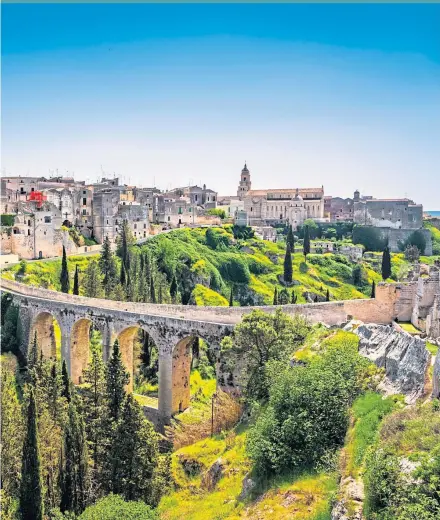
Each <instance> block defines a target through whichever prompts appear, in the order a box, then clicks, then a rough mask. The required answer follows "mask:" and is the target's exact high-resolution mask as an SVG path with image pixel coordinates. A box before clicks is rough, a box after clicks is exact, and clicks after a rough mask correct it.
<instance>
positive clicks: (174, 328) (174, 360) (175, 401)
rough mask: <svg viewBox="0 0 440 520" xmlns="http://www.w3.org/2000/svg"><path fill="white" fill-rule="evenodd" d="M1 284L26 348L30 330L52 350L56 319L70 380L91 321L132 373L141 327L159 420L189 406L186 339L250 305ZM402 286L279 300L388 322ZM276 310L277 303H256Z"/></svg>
mask: <svg viewBox="0 0 440 520" xmlns="http://www.w3.org/2000/svg"><path fill="white" fill-rule="evenodd" d="M1 287H2V290H3V291H7V292H9V293H11V294H12V295H13V299H14V303H15V304H17V305H18V306H19V308H20V318H21V324H22V327H23V333H24V342H23V350H24V351H25V352H24V354H26V353H27V349H28V347H29V344H30V343H31V342H32V339H33V337H34V334H35V332H36V333H37V338H38V343H39V346H40V348H41V349H42V351H43V355H44V356H45V357H56V338H55V333H54V320H56V321H57V322H58V325H59V327H60V330H61V355H62V358H63V359H65V360H66V364H67V367H68V370H69V373H70V375H71V378H72V380H73V382H74V383H75V384H78V383H80V382H81V376H82V371H83V370H84V368H85V367H86V366H87V363H88V359H89V343H90V340H89V336H90V334H89V333H90V327H91V326H92V325H93V327H94V328H96V329H98V330H99V331H100V332H101V335H102V341H103V358H104V361H107V360H108V359H109V357H110V355H111V349H112V346H113V344H114V341H115V340H116V339H118V340H119V343H120V346H121V353H122V358H123V361H124V364H125V365H126V367H127V369H128V371H129V373H130V376H131V378H130V388H132V384H133V383H132V379H133V361H134V360H133V344H134V340H135V337H136V334H137V332H138V331H139V329H143V330H145V331H146V332H147V333H148V334H149V335H150V337H151V338H152V340H153V341H154V342H155V344H156V347H157V350H158V356H159V400H158V418H157V421H156V422H157V423H159V424H165V423H166V422H167V421H169V419H170V417H171V416H172V415H173V414H174V413H176V412H178V411H179V410H183V409H185V408H187V406H188V405H189V399H190V388H189V373H190V364H191V353H190V340H191V339H192V338H194V337H199V338H202V339H203V340H205V341H206V342H207V344H208V345H209V347H210V348H212V349H215V350H217V349H219V344H220V341H221V340H222V338H223V337H224V336H225V335H228V334H230V333H231V332H232V330H233V327H234V325H235V324H236V323H238V322H240V321H241V319H242V317H243V316H244V315H245V314H247V313H249V312H251V311H252V310H253V309H254V307H196V306H185V305H163V304H161V305H155V304H147V303H133V302H118V301H112V300H102V299H95V298H86V297H83V296H74V295H70V294H64V293H61V292H55V291H49V290H46V289H41V288H38V287H33V286H29V285H24V284H21V283H18V282H15V281H11V280H6V279H2V280H1ZM400 292H401V287H400V286H399V285H396V284H394V285H393V284H379V285H378V286H377V288H376V298H375V299H363V300H345V301H338V302H325V303H313V304H304V305H301V304H300V305H284V306H283V311H284V312H286V313H287V314H290V315H295V314H301V315H303V316H305V317H306V318H308V319H309V320H310V321H311V322H315V323H316V322H323V323H325V324H327V325H341V324H343V323H346V322H347V321H348V320H350V319H359V320H361V321H363V322H366V323H371V322H373V323H390V322H391V321H392V320H393V319H394V318H395V317H396V311H395V308H396V302H397V301H398V300H399V295H400ZM258 309H260V310H262V311H265V312H274V311H275V310H276V309H279V307H277V306H266V307H258Z"/></svg>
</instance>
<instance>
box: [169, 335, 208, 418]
mask: <svg viewBox="0 0 440 520" xmlns="http://www.w3.org/2000/svg"><path fill="white" fill-rule="evenodd" d="M197 338H198V339H201V340H203V341H205V342H206V343H207V345H208V349H209V350H211V351H214V352H216V350H217V346H216V345H215V344H213V342H212V340H211V339H210V338H205V337H204V336H203V335H202V334H198V333H194V334H191V335H189V336H185V337H184V338H181V339H179V341H178V342H177V343H176V344H175V345H174V348H173V351H172V368H171V389H172V395H171V415H174V414H176V413H180V412H183V411H184V410H186V409H187V408H188V407H189V405H190V400H191V388H190V376H191V362H192V346H193V342H194V340H195V339H197ZM216 357H217V353H216ZM217 369H218V367H217V363H216V370H215V375H216V380H218V370H217Z"/></svg>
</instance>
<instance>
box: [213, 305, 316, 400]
mask: <svg viewBox="0 0 440 520" xmlns="http://www.w3.org/2000/svg"><path fill="white" fill-rule="evenodd" d="M309 331H310V326H309V324H308V323H307V322H306V320H305V319H304V318H303V317H301V316H295V317H293V318H291V317H290V316H287V314H284V313H283V312H281V310H279V309H277V311H276V312H275V313H274V314H265V313H264V312H261V311H260V310H254V311H252V312H251V313H249V314H246V315H245V316H244V317H243V320H242V321H241V323H239V324H238V325H236V326H235V328H234V332H233V334H232V336H228V337H226V338H224V339H223V341H222V343H221V348H222V352H223V354H224V356H225V362H226V364H228V365H229V366H230V367H231V370H234V369H235V367H236V366H238V365H239V364H240V365H241V366H243V370H242V373H241V374H239V375H238V379H240V386H241V387H242V388H243V391H244V393H245V396H246V397H247V399H249V400H254V399H265V398H267V396H268V388H269V386H270V385H269V381H268V373H267V370H266V368H267V367H266V364H267V363H268V362H270V361H283V362H287V360H288V359H289V357H290V355H291V354H293V352H294V351H295V350H296V348H298V346H299V345H300V344H301V343H302V342H303V341H304V339H305V338H306V336H307V335H308V333H309ZM239 362H240V363H239Z"/></svg>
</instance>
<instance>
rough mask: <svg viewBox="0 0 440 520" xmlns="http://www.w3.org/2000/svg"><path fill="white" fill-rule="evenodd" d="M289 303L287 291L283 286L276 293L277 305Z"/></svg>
mask: <svg viewBox="0 0 440 520" xmlns="http://www.w3.org/2000/svg"><path fill="white" fill-rule="evenodd" d="M288 303H289V292H288V291H287V289H286V288H285V287H284V288H283V289H281V291H280V292H279V294H278V305H287V304H288Z"/></svg>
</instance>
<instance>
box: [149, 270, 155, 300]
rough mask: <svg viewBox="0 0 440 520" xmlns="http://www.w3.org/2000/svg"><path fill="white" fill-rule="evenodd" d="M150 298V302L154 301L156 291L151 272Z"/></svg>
mask: <svg viewBox="0 0 440 520" xmlns="http://www.w3.org/2000/svg"><path fill="white" fill-rule="evenodd" d="M150 300H151V303H156V291H155V289H154V279H153V274H151V278H150Z"/></svg>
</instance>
